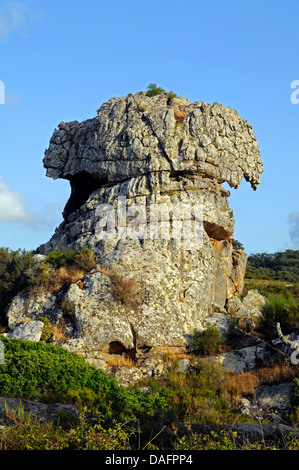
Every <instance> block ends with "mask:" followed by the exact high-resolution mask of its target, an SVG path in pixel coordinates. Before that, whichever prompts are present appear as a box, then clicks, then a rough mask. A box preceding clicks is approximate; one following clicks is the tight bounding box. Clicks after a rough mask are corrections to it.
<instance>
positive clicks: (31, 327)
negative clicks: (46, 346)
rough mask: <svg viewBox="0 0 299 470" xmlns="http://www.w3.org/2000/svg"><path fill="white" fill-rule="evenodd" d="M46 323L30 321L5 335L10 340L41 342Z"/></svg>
mask: <svg viewBox="0 0 299 470" xmlns="http://www.w3.org/2000/svg"><path fill="white" fill-rule="evenodd" d="M43 326H44V323H43V322H42V321H38V320H35V321H29V322H26V323H23V324H20V325H18V326H17V327H16V328H15V329H13V330H12V331H10V332H8V333H4V335H5V336H7V338H10V339H24V340H27V341H39V340H40V338H41V335H42V331H43Z"/></svg>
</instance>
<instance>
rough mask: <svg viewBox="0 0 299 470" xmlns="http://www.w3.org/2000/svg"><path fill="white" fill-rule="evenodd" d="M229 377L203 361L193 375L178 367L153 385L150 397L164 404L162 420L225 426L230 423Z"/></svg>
mask: <svg viewBox="0 0 299 470" xmlns="http://www.w3.org/2000/svg"><path fill="white" fill-rule="evenodd" d="M228 385H229V374H228V373H227V372H226V371H225V370H224V368H223V367H222V366H221V365H214V364H211V363H209V362H207V361H204V360H201V361H199V362H198V364H197V368H196V369H193V370H192V371H191V372H189V373H188V372H179V371H178V364H177V363H174V364H173V365H172V367H170V368H169V370H168V371H167V373H166V375H165V377H164V378H161V379H152V380H151V381H150V388H151V393H152V394H153V395H159V396H160V398H163V399H164V400H165V404H164V410H161V411H160V412H159V416H160V417H164V419H166V420H169V421H170V422H172V423H179V422H193V423H195V422H213V423H220V422H225V421H226V420H227V419H228V415H229V410H230V403H229V392H228Z"/></svg>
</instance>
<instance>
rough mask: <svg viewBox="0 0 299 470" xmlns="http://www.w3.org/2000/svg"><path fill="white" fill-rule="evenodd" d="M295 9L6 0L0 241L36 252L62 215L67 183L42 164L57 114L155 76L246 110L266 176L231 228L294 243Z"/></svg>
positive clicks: (298, 114) (258, 247) (259, 239)
mask: <svg viewBox="0 0 299 470" xmlns="http://www.w3.org/2000/svg"><path fill="white" fill-rule="evenodd" d="M298 17H299V2H298V1H297V0H296V1H293V0H288V1H285V0H284V1H278V0H271V1H268V0H259V1H255V0H251V1H250V2H245V1H240V0H238V1H235V0H233V1H229V0H228V1H226V2H224V1H223V0H222V1H218V0H214V1H213V0H209V1H208V0H206V1H202V0H196V1H195V0H194V1H193V0H185V2H182V1H177V0H161V1H157V0H151V1H147V0H145V1H140V0H139V1H137V0H127V1H126V2H123V1H119V0H111V1H110V2H103V1H95V0H85V1H84V2H82V0H80V1H79V0H63V1H59V2H58V1H57V0H51V2H50V1H46V0H27V1H24V2H23V1H22V0H20V1H5V0H4V1H0V81H1V82H3V83H4V85H5V104H0V246H8V247H10V248H12V249H18V248H25V249H28V250H30V249H34V248H36V247H37V246H38V245H40V244H41V243H44V242H46V241H47V240H48V239H49V238H50V236H51V235H52V234H53V232H54V230H55V227H56V226H57V225H58V224H59V223H60V222H61V221H62V216H61V212H62V210H63V207H64V205H65V203H66V201H67V199H68V197H69V194H70V189H69V183H68V182H67V181H61V180H56V181H54V180H52V179H50V178H47V177H46V176H45V169H44V168H43V165H42V159H43V155H44V151H45V149H46V148H47V147H48V144H49V139H50V137H51V135H52V133H53V130H54V129H55V127H56V126H57V125H58V123H59V122H61V121H71V120H78V121H81V120H84V119H88V118H91V117H94V116H95V114H96V110H97V109H98V108H99V107H100V105H101V104H102V103H103V102H104V101H106V100H108V99H110V98H111V97H113V96H125V95H127V94H128V93H130V92H131V93H135V92H137V91H142V90H144V91H145V90H146V88H147V86H148V84H149V83H151V82H154V83H157V84H158V85H159V86H161V87H163V88H165V89H166V90H173V91H174V92H175V93H176V94H177V95H179V96H184V97H186V98H189V99H190V101H191V102H194V101H206V102H208V103H213V102H215V101H216V102H218V103H221V104H223V105H225V106H229V107H231V108H234V109H236V110H237V111H238V113H239V114H240V115H241V116H242V117H243V118H245V119H248V121H249V122H250V124H251V125H252V126H253V129H254V132H255V135H256V137H257V140H258V144H259V147H260V151H261V155H262V158H263V164H264V173H263V174H262V183H261V185H260V186H259V187H258V189H257V191H256V192H254V191H253V190H252V189H251V187H250V185H249V184H248V183H246V182H245V181H243V182H242V184H241V186H240V188H239V189H237V190H234V189H232V190H231V196H230V198H229V203H230V206H231V208H232V209H233V210H234V213H235V220H236V222H235V237H236V238H237V239H238V240H239V241H241V242H242V243H243V244H244V247H245V251H246V252H247V253H249V254H250V253H258V252H259V253H260V252H269V253H271V252H276V251H283V250H285V249H299V185H298V178H299V146H298V136H299V132H298V131H299V104H293V103H292V102H291V99H290V98H291V93H292V92H294V93H295V94H296V89H295V90H293V89H291V83H292V82H293V81H294V80H299V70H298V62H299V60H298V57H299V28H298ZM293 96H294V95H293ZM296 96H297V95H296ZM298 97H299V93H298ZM295 101H296V100H295ZM0 102H1V90H0Z"/></svg>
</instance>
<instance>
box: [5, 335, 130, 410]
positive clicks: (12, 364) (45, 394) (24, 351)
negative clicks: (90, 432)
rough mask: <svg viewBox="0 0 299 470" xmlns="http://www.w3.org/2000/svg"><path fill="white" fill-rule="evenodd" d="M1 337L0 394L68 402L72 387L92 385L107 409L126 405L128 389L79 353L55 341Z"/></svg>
mask: <svg viewBox="0 0 299 470" xmlns="http://www.w3.org/2000/svg"><path fill="white" fill-rule="evenodd" d="M1 341H3V343H4V349H5V363H4V364H1V365H0V396H3V397H12V398H27V399H32V400H40V401H43V400H44V401H48V402H52V401H63V402H66V401H67V397H68V393H69V392H70V391H72V390H73V391H74V390H81V389H82V390H83V389H88V390H91V391H93V392H94V393H96V394H98V396H99V397H100V398H101V400H100V407H101V409H102V411H103V412H105V413H110V412H111V410H112V409H114V410H115V411H117V410H121V408H122V407H123V400H124V392H123V391H122V389H121V387H119V386H118V384H117V382H116V381H115V380H113V379H111V378H108V377H107V376H106V375H105V374H104V372H103V371H101V370H99V369H96V368H95V367H93V366H91V365H89V364H87V363H86V362H85V361H84V360H83V359H82V358H80V357H79V356H78V355H76V354H74V353H70V352H68V351H66V350H64V349H62V348H60V347H58V346H54V345H51V344H44V343H34V342H31V341H25V340H17V339H8V338H5V337H1ZM110 406H111V409H110Z"/></svg>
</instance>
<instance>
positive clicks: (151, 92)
mask: <svg viewBox="0 0 299 470" xmlns="http://www.w3.org/2000/svg"><path fill="white" fill-rule="evenodd" d="M164 91H165V90H163V88H160V87H158V86H157V85H156V83H150V84H149V86H148V87H147V92H146V96H156V95H160V94H161V93H163V92H164Z"/></svg>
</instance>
